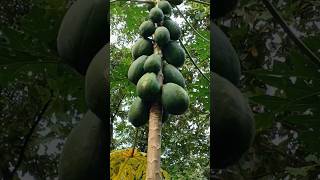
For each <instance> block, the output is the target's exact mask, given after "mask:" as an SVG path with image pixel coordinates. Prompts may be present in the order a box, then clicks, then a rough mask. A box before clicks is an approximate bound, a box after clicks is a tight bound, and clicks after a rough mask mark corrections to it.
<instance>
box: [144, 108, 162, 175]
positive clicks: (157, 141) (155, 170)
mask: <svg viewBox="0 0 320 180" xmlns="http://www.w3.org/2000/svg"><path fill="white" fill-rule="evenodd" d="M161 114H162V107H161V105H160V104H159V103H158V102H155V103H154V104H153V105H152V106H151V108H150V116H149V135H148V154H147V161H148V165H147V179H148V180H151V179H152V180H159V179H161V172H160V153H161Z"/></svg>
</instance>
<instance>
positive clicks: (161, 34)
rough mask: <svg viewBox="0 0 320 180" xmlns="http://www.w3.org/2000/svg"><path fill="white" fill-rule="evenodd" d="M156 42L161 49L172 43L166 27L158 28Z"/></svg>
mask: <svg viewBox="0 0 320 180" xmlns="http://www.w3.org/2000/svg"><path fill="white" fill-rule="evenodd" d="M154 41H155V42H156V43H157V44H158V45H159V46H160V47H163V46H165V45H166V44H167V43H168V42H169V41H170V32H169V30H168V29H167V28H166V27H164V26H160V27H157V29H156V31H155V32H154Z"/></svg>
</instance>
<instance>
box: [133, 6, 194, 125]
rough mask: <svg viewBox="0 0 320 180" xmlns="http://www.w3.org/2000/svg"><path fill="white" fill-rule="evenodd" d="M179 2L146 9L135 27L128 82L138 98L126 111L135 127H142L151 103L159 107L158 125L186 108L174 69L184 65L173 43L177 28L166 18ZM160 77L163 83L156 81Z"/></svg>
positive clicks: (182, 82) (182, 85)
mask: <svg viewBox="0 0 320 180" xmlns="http://www.w3.org/2000/svg"><path fill="white" fill-rule="evenodd" d="M181 3H182V1H181V0H170V1H159V2H158V3H156V4H153V7H152V8H150V12H149V17H148V19H147V20H146V21H144V22H142V24H141V25H140V27H139V32H140V36H141V37H140V38H139V39H138V40H137V41H136V42H135V44H134V45H133V47H132V57H133V59H134V61H133V62H132V64H131V65H130V67H129V70H128V79H129V80H130V81H131V82H132V83H134V84H135V85H136V92H137V95H138V97H137V98H136V99H135V100H134V102H133V104H132V105H131V108H130V111H129V121H130V122H131V123H132V125H134V126H135V127H139V126H142V125H144V124H146V123H147V122H148V120H149V111H150V107H151V104H152V103H153V102H154V101H160V102H161V104H162V106H163V109H164V111H163V116H162V122H164V121H166V119H167V118H168V117H169V114H173V115H180V114H183V113H184V112H185V111H186V110H187V109H188V106H189V101H190V100H189V96H188V94H187V92H186V91H185V90H184V88H185V86H186V84H185V79H184V78H183V76H182V74H181V72H180V71H179V70H178V68H179V67H181V66H182V65H183V64H184V62H185V52H184V49H183V48H182V47H181V46H180V44H179V43H178V42H177V40H178V39H179V38H180V36H181V29H180V27H179V26H178V24H177V23H175V22H174V21H173V20H171V19H170V16H171V14H172V5H178V4H181ZM159 74H162V75H163V83H162V84H161V82H160V81H159V78H158V76H159Z"/></svg>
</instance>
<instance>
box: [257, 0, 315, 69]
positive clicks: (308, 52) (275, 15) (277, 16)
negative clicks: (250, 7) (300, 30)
mask: <svg viewBox="0 0 320 180" xmlns="http://www.w3.org/2000/svg"><path fill="white" fill-rule="evenodd" d="M262 2H263V3H264V5H265V6H266V7H267V9H268V10H269V12H270V13H271V15H272V16H273V18H274V19H276V20H277V21H278V23H279V24H280V25H281V27H282V28H283V30H284V31H285V32H286V33H287V34H288V36H289V37H290V38H291V39H292V40H293V41H294V43H295V44H296V45H297V46H298V47H299V48H300V49H301V51H302V52H303V53H304V54H306V55H307V56H308V57H309V58H310V60H311V61H312V63H314V64H316V65H318V66H319V67H320V59H319V57H317V56H316V55H315V54H314V53H313V52H312V51H311V50H310V49H309V48H308V47H307V46H306V45H305V44H304V43H303V42H302V41H301V40H300V39H299V38H298V37H297V36H296V35H295V34H294V33H293V31H292V30H291V29H290V28H289V26H288V24H287V23H286V22H285V21H284V19H283V18H282V17H281V16H280V14H279V13H278V11H277V10H276V8H275V7H274V6H273V5H272V4H271V3H270V2H269V1H268V0H262Z"/></svg>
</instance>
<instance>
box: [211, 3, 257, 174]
mask: <svg viewBox="0 0 320 180" xmlns="http://www.w3.org/2000/svg"><path fill="white" fill-rule="evenodd" d="M219 3H222V4H219ZM234 4H236V1H233V0H229V1H217V4H215V5H214V11H215V12H216V15H217V17H221V16H223V15H225V14H226V13H227V12H229V11H230V10H231V9H232V8H233V7H230V6H233V5H234ZM225 5H226V6H228V7H229V8H228V9H227V10H226V9H225V10H223V7H225ZM221 10H223V12H221ZM214 14H215V13H214ZM211 33H212V34H211V46H210V48H211V62H210V66H211V67H210V68H211V70H212V71H213V72H211V97H212V98H211V104H212V106H211V113H213V117H214V118H213V119H212V121H211V124H212V126H213V132H211V133H212V140H211V143H212V146H211V152H212V153H213V168H216V169H222V168H225V167H227V166H229V165H232V164H234V163H235V162H237V161H238V160H239V159H240V158H241V157H242V155H243V154H244V153H245V152H246V151H247V150H248V149H249V147H250V146H251V144H252V142H253V139H254V136H255V123H254V118H253V113H252V111H251V109H250V107H249V104H248V102H247V100H246V99H245V97H244V96H243V95H242V93H241V92H240V90H239V89H238V87H239V86H240V76H241V68H240V67H241V66H240V60H239V57H238V56H237V53H236V51H235V49H234V48H233V46H232V44H231V43H230V41H229V39H228V37H227V36H226V35H225V34H224V32H223V31H222V30H221V29H220V28H219V27H218V26H217V25H216V24H215V23H214V22H211Z"/></svg>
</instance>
